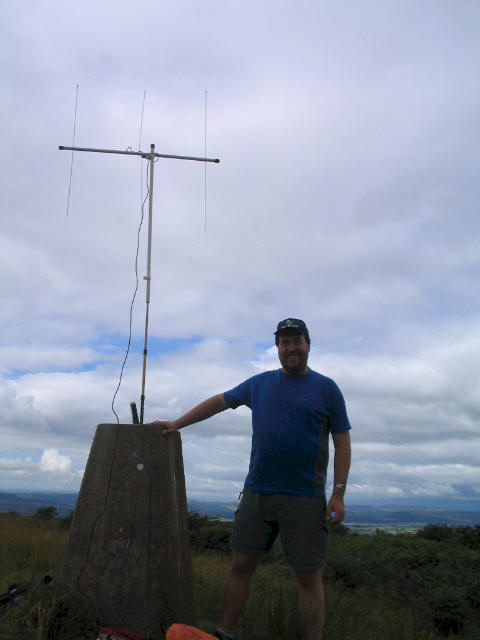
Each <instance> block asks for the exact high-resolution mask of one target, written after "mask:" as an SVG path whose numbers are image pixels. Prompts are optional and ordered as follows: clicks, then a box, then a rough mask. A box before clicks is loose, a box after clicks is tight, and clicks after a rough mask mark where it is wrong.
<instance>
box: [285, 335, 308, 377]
mask: <svg viewBox="0 0 480 640" xmlns="http://www.w3.org/2000/svg"><path fill="white" fill-rule="evenodd" d="M277 348H278V358H279V360H280V364H281V365H282V368H283V371H284V373H287V374H288V375H290V376H299V375H302V374H304V373H307V371H308V367H307V361H308V354H309V351H310V345H309V344H308V342H307V341H306V339H305V336H304V334H303V333H300V332H298V331H295V330H289V329H287V330H285V331H282V333H279V334H278V346H277Z"/></svg>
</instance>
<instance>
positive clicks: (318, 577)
mask: <svg viewBox="0 0 480 640" xmlns="http://www.w3.org/2000/svg"><path fill="white" fill-rule="evenodd" d="M296 576H297V581H298V584H299V585H300V586H301V587H303V588H304V589H317V588H322V586H323V582H322V570H321V569H318V570H317V571H314V572H312V573H300V572H299V571H297V572H296Z"/></svg>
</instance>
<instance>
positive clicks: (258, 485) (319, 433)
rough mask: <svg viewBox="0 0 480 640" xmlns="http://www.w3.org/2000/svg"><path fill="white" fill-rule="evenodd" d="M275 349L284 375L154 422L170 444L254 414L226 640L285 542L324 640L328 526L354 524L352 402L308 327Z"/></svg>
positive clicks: (289, 323) (307, 629) (302, 602)
mask: <svg viewBox="0 0 480 640" xmlns="http://www.w3.org/2000/svg"><path fill="white" fill-rule="evenodd" d="M275 344H276V345H277V349H278V357H279V360H280V364H281V369H276V370H274V371H266V372H264V373H260V374H258V375H256V376H253V377H252V378H249V379H248V380H246V381H245V382H242V383H241V384H240V385H238V386H237V387H235V388H233V389H231V390H230V391H226V392H225V393H223V394H218V395H216V396H213V397H211V398H208V399H207V400H205V401H204V402H202V403H200V404H199V405H197V406H196V407H194V408H193V409H191V410H190V411H189V412H188V413H186V414H185V415H184V416H182V417H180V418H178V419H177V420H174V421H172V422H169V421H156V422H154V423H152V424H157V425H158V424H160V425H161V426H163V427H164V431H163V433H164V434H166V435H167V434H169V433H173V432H175V431H177V430H178V429H181V428H183V427H186V426H187V425H190V424H193V423H196V422H200V421H201V420H205V419H206V418H209V417H211V416H213V415H215V414H216V413H219V412H221V411H224V410H225V409H228V408H231V409H236V408H237V407H239V406H240V405H246V406H248V407H250V409H251V410H252V427H253V435H252V451H251V458H250V468H249V472H248V475H247V477H246V480H245V485H244V490H243V492H242V500H241V502H240V505H239V507H238V509H237V512H236V514H235V522H234V527H233V535H232V548H233V550H234V552H235V558H234V562H233V566H232V569H231V571H230V574H229V576H228V578H227V580H226V583H225V587H224V593H223V603H222V610H221V614H220V621H219V625H218V628H217V632H216V635H217V637H218V638H220V639H221V640H233V638H234V629H235V626H236V624H237V621H238V619H239V617H240V614H241V612H242V610H243V608H244V606H245V604H246V602H247V599H248V594H249V590H250V582H251V579H252V577H253V574H254V573H255V570H256V568H257V566H258V564H259V562H260V560H261V557H262V555H263V554H264V553H267V552H268V551H269V550H270V549H271V547H272V545H273V542H274V540H275V538H276V537H277V535H278V534H279V535H280V540H281V543H282V547H283V550H284V552H285V555H286V558H287V561H288V563H289V564H290V565H291V567H292V568H293V570H294V571H295V573H296V577H297V581H298V587H299V609H300V618H301V622H302V625H303V630H304V632H303V635H304V638H305V640H321V638H322V633H323V625H324V611H325V605H324V594H323V583H322V567H323V565H324V563H325V556H326V552H327V544H328V526H329V524H336V523H339V522H341V521H342V520H343V518H344V516H345V506H344V502H343V496H344V493H345V489H346V483H347V478H348V472H349V469H350V435H349V430H350V423H349V421H348V417H347V412H346V409H345V402H344V400H343V396H342V393H341V391H340V389H339V388H338V387H337V385H336V384H335V382H334V381H333V380H331V379H330V378H327V377H325V376H323V375H321V374H319V373H317V372H315V371H312V370H311V369H310V368H309V367H308V365H307V362H308V355H309V352H310V336H309V333H308V329H307V326H306V324H305V323H304V322H303V320H299V319H297V318H288V319H286V320H282V321H281V322H279V323H278V326H277V330H276V332H275ZM329 434H331V435H332V439H333V444H334V448H335V457H334V485H333V491H332V495H331V497H330V499H329V501H328V504H327V501H326V497H325V480H326V473H327V466H328V439H329Z"/></svg>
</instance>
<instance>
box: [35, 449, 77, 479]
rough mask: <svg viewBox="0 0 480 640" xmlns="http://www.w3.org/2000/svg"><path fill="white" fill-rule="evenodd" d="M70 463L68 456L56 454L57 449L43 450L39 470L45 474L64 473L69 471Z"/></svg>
mask: <svg viewBox="0 0 480 640" xmlns="http://www.w3.org/2000/svg"><path fill="white" fill-rule="evenodd" d="M71 467H72V461H71V460H70V458H69V457H68V456H63V455H61V454H59V453H58V450H57V449H45V451H44V452H43V454H42V459H41V460H40V470H41V471H44V472H46V473H65V472H68V471H70V469H71Z"/></svg>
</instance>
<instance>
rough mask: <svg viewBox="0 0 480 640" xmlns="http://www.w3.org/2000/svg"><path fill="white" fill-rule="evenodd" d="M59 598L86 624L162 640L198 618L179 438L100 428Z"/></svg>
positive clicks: (131, 428)
mask: <svg viewBox="0 0 480 640" xmlns="http://www.w3.org/2000/svg"><path fill="white" fill-rule="evenodd" d="M58 596H59V599H61V600H62V602H63V603H64V604H65V605H67V606H68V607H71V608H72V609H73V610H75V611H76V612H78V613H80V614H81V615H83V616H85V617H86V618H87V619H89V620H93V621H97V622H98V623H99V624H100V625H101V626H107V627H112V628H116V629H121V630H124V631H129V632H132V633H137V634H140V635H145V636H147V637H150V638H154V640H163V638H164V637H165V630H166V629H167V628H168V627H169V626H170V624H172V623H174V622H182V623H185V624H192V623H193V593H192V579H191V557H190V545H189V535H188V528H187V505H186V494H185V478H184V473H183V459H182V444H181V439H180V434H179V433H175V434H170V435H167V436H164V435H162V427H159V426H158V427H157V426H153V427H152V426H148V427H144V426H142V425H129V424H120V425H117V424H100V425H98V427H97V431H96V434H95V438H94V441H93V444H92V448H91V451H90V456H89V459H88V463H87V468H86V470H85V475H84V478H83V482H82V486H81V489H80V494H79V496H78V502H77V506H76V508H75V513H74V516H73V521H72V527H71V532H70V536H69V540H68V544H67V548H66V551H65V558H64V563H63V567H62V571H61V575H60V580H59V592H58Z"/></svg>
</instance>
